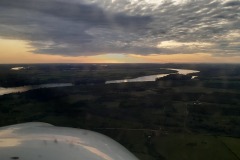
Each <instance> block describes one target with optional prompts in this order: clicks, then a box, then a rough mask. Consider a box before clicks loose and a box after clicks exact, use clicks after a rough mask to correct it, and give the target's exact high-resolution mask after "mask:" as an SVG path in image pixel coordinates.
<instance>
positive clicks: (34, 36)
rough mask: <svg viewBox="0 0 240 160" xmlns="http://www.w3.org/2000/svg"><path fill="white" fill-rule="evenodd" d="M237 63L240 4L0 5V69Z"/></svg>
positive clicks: (204, 0)
mask: <svg viewBox="0 0 240 160" xmlns="http://www.w3.org/2000/svg"><path fill="white" fill-rule="evenodd" d="M239 62H240V0H21V1H10V0H1V1H0V64H3V63H239Z"/></svg>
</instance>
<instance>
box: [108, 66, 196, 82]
mask: <svg viewBox="0 0 240 160" xmlns="http://www.w3.org/2000/svg"><path fill="white" fill-rule="evenodd" d="M161 69H166V70H173V71H177V73H178V74H184V75H187V74H190V73H198V72H199V71H196V70H189V69H175V68H161ZM167 75H169V74H156V75H150V76H143V77H138V78H133V79H121V80H113V81H107V82H106V84H110V83H127V82H153V81H156V78H161V77H165V76H167ZM196 77H197V76H193V77H192V79H194V78H196Z"/></svg>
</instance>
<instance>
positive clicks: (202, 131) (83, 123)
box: [0, 64, 240, 160]
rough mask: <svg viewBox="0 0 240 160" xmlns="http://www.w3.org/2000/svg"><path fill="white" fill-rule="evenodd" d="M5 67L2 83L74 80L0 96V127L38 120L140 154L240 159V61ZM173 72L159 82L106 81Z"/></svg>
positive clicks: (151, 159)
mask: <svg viewBox="0 0 240 160" xmlns="http://www.w3.org/2000/svg"><path fill="white" fill-rule="evenodd" d="M16 66H23V65H0V75H1V78H0V85H1V86H4V87H7V86H11V87H12V86H21V85H26V84H27V85H29V84H43V83H75V84H77V85H76V86H71V87H63V88H48V89H37V90H31V91H28V92H25V93H17V94H9V95H3V96H0V126H6V125H11V124H16V123H23V122H32V121H40V122H46V123H51V124H53V125H58V126H67V127H75V128H83V129H89V130H93V131H97V132H100V133H103V134H106V135H108V136H110V137H112V138H113V139H115V140H116V141H118V142H120V143H121V144H122V145H124V146H125V147H127V148H128V149H129V150H130V151H131V152H133V153H134V154H135V155H136V156H137V157H139V159H141V160H161V159H165V160H179V159H185V160H192V159H194V160H200V159H206V160H208V159H209V160H214V159H216V160H226V159H227V160H239V157H240V127H239V126H240V65H237V64H98V65H93V64H69V65H68V64H64V65H61V64H55V65H47V64H45V65H24V67H26V69H24V70H19V71H12V70H10V68H11V67H16ZM160 68H179V69H192V70H199V71H200V72H199V73H194V74H191V76H198V78H197V79H190V77H191V76H190V75H187V76H183V75H179V74H170V75H169V76H167V77H165V78H163V79H158V80H157V81H156V82H144V83H142V82H140V83H122V84H103V83H104V82H105V81H106V80H115V79H125V78H135V77H138V76H145V75H151V74H160V73H175V72H173V71H169V70H164V69H160Z"/></svg>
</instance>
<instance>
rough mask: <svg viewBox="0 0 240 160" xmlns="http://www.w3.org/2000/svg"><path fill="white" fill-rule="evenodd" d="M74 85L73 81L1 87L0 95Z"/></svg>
mask: <svg viewBox="0 0 240 160" xmlns="http://www.w3.org/2000/svg"><path fill="white" fill-rule="evenodd" d="M68 86H73V84H72V83H52V84H41V85H31V86H22V87H9V88H4V87H0V95H5V94H10V93H22V92H26V91H29V90H33V89H40V88H55V87H68Z"/></svg>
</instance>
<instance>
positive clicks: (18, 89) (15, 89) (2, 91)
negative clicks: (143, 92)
mask: <svg viewBox="0 0 240 160" xmlns="http://www.w3.org/2000/svg"><path fill="white" fill-rule="evenodd" d="M161 69H167V70H174V71H177V73H178V74H184V75H187V74H190V73H198V72H199V71H196V70H189V69H174V68H161ZM167 75H169V74H155V75H149V76H142V77H137V78H133V79H121V80H113V81H106V83H105V84H110V83H126V82H149V81H155V80H156V78H161V77H164V76H167ZM196 77H197V76H192V78H196ZM69 86H74V84H72V83H52V84H42V85H29V86H22V87H9V88H3V87H0V96H1V95H5V94H11V93H22V92H26V91H29V90H33V89H40V88H56V87H69Z"/></svg>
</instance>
